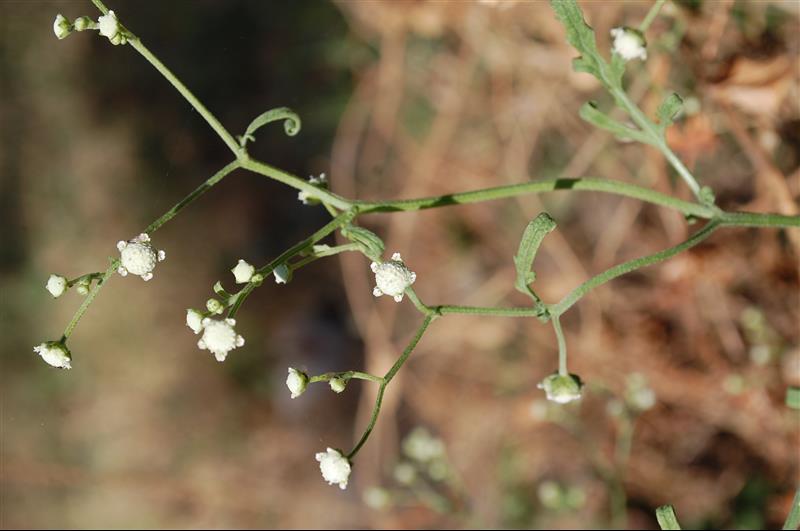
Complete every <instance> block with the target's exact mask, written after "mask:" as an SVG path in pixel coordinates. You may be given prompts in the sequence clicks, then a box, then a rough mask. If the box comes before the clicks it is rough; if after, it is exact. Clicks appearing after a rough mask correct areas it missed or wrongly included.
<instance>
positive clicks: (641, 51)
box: [611, 27, 647, 61]
mask: <svg viewBox="0 0 800 531" xmlns="http://www.w3.org/2000/svg"><path fill="white" fill-rule="evenodd" d="M611 36H612V37H613V38H614V44H613V50H614V53H616V54H618V55H619V56H620V57H622V58H623V59H625V60H626V61H630V60H631V59H641V60H642V61H644V60H645V59H647V48H646V46H647V42H646V41H645V40H644V35H642V32H641V31H639V30H636V29H633V28H628V27H620V28H614V29H612V30H611Z"/></svg>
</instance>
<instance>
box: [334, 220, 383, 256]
mask: <svg viewBox="0 0 800 531" xmlns="http://www.w3.org/2000/svg"><path fill="white" fill-rule="evenodd" d="M342 236H344V237H345V238H347V239H348V240H350V241H351V242H353V243H355V244H357V245H359V246H360V247H361V248H362V251H363V253H364V254H365V255H367V256H368V257H369V258H371V259H372V260H375V261H380V260H381V257H382V256H383V252H384V251H385V250H386V246H385V245H384V243H383V240H381V239H380V237H379V236H378V235H377V234H375V233H374V232H372V231H370V230H367V229H365V228H364V227H357V226H355V225H350V226H347V227H342Z"/></svg>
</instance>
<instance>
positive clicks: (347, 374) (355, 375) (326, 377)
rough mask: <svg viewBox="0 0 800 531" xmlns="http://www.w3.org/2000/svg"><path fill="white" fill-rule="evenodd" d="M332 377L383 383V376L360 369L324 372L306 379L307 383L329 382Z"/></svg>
mask: <svg viewBox="0 0 800 531" xmlns="http://www.w3.org/2000/svg"><path fill="white" fill-rule="evenodd" d="M333 378H342V379H344V380H351V379H355V380H367V381H370V382H375V383H377V384H381V385H382V384H383V378H381V377H380V376H375V375H373V374H369V373H367V372H361V371H344V372H326V373H325V374H318V375H317V376H312V377H311V378H309V379H308V383H317V382H329V381H331V380H332V379H333Z"/></svg>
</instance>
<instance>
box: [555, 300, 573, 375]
mask: <svg viewBox="0 0 800 531" xmlns="http://www.w3.org/2000/svg"><path fill="white" fill-rule="evenodd" d="M551 321H552V322H553V330H555V331H556V340H557V341H558V374H559V375H560V376H568V375H569V371H568V370H567V341H566V339H565V338H564V331H563V330H562V329H561V321H560V320H559V317H558V315H556V316H554V317H553V318H552V319H551Z"/></svg>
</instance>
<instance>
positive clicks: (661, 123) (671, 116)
mask: <svg viewBox="0 0 800 531" xmlns="http://www.w3.org/2000/svg"><path fill="white" fill-rule="evenodd" d="M682 109H683V98H681V97H680V96H678V95H677V94H676V93H675V92H673V93H672V94H670V95H669V96H667V97H666V98H665V99H664V101H663V102H662V103H661V105H659V106H658V110H656V116H657V117H658V129H659V131H661V134H662V135H663V134H664V131H665V130H666V128H667V127H669V126H670V125H672V123H673V122H674V121H675V118H677V116H678V114H680V112H681V110H682Z"/></svg>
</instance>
